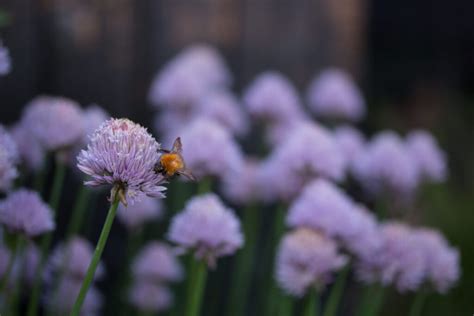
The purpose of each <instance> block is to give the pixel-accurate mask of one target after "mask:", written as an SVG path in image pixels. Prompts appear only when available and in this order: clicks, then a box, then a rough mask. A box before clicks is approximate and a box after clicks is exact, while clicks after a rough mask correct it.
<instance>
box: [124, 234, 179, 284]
mask: <svg viewBox="0 0 474 316" xmlns="http://www.w3.org/2000/svg"><path fill="white" fill-rule="evenodd" d="M132 271H133V276H134V278H135V279H141V280H144V281H149V282H150V281H153V282H163V281H167V282H170V281H171V282H174V281H179V280H181V278H182V277H183V269H182V268H181V265H180V263H179V261H178V259H177V258H176V256H175V254H174V253H173V250H172V249H171V248H170V247H169V246H168V245H166V244H164V243H160V242H156V241H154V242H151V243H149V244H147V245H146V246H145V247H143V249H142V250H141V251H140V252H139V253H138V255H137V256H136V258H135V260H134V261H133V263H132Z"/></svg>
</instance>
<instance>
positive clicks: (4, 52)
mask: <svg viewBox="0 0 474 316" xmlns="http://www.w3.org/2000/svg"><path fill="white" fill-rule="evenodd" d="M11 68H12V61H11V58H10V52H9V50H8V48H7V47H5V46H4V45H3V43H2V41H1V40H0V76H5V75H7V74H9V73H10V71H11Z"/></svg>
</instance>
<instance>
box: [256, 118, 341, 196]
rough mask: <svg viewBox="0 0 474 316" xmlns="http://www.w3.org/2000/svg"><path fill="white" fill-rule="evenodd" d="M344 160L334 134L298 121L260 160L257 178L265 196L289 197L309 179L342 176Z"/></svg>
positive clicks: (339, 178) (298, 190)
mask: <svg viewBox="0 0 474 316" xmlns="http://www.w3.org/2000/svg"><path fill="white" fill-rule="evenodd" d="M345 167H346V161H345V158H344V155H343V153H342V151H341V149H340V148H339V146H338V145H337V143H336V142H335V140H334V137H333V135H332V134H331V133H330V132H329V131H328V130H326V129H325V128H324V127H321V126H319V125H316V124H309V123H307V124H300V125H299V126H298V127H296V128H295V129H294V130H293V131H291V133H290V135H289V136H288V137H287V139H286V140H284V141H283V142H281V143H280V144H279V145H278V146H277V147H276V148H275V149H274V151H273V152H272V154H271V155H270V157H269V158H268V159H267V160H266V161H265V162H264V163H263V164H262V168H261V173H260V174H261V176H260V181H262V182H263V183H262V184H261V187H262V188H263V190H264V192H263V195H264V197H265V199H267V200H273V199H275V198H280V199H283V200H291V199H292V198H294V197H296V195H297V194H298V193H299V192H300V191H301V189H302V188H303V187H304V185H305V184H306V183H308V182H310V181H311V180H313V179H315V178H318V177H322V178H326V179H331V180H335V181H339V180H342V179H343V178H344V177H345Z"/></svg>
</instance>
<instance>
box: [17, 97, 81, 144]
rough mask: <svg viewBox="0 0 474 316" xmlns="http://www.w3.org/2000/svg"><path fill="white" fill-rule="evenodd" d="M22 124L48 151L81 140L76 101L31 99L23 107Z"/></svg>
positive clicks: (79, 113)
mask: <svg viewBox="0 0 474 316" xmlns="http://www.w3.org/2000/svg"><path fill="white" fill-rule="evenodd" d="M22 124H26V125H25V126H28V128H29V129H30V130H31V135H32V136H34V137H36V138H37V139H38V141H39V142H40V144H41V145H42V146H43V147H44V148H45V149H46V150H49V151H57V150H60V149H64V148H70V147H72V146H74V145H76V144H77V143H78V142H80V141H81V140H82V135H83V132H84V127H83V120H82V110H81V108H80V106H79V104H77V103H76V102H74V101H72V100H70V99H66V98H62V97H51V96H40V97H36V98H35V99H33V100H32V101H31V102H30V103H29V104H28V105H27V107H26V108H25V110H24V112H23V117H22Z"/></svg>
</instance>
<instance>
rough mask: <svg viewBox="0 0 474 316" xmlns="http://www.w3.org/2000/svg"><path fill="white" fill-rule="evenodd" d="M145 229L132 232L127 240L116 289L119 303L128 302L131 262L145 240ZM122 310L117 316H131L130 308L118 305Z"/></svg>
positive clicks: (116, 297) (141, 228)
mask: <svg viewBox="0 0 474 316" xmlns="http://www.w3.org/2000/svg"><path fill="white" fill-rule="evenodd" d="M143 233H144V231H143V227H140V228H139V229H138V230H137V231H130V232H129V235H128V240H127V250H126V253H125V259H124V260H123V264H122V266H121V273H120V274H119V277H118V278H117V286H116V287H115V291H116V293H115V299H116V300H117V302H126V290H127V289H128V287H129V284H130V281H131V279H130V262H131V260H132V258H133V257H134V256H135V254H136V252H137V249H138V247H140V244H141V243H142V240H143V237H144V236H143ZM117 307H119V308H120V312H118V311H116V314H117V315H129V312H130V311H129V306H128V305H127V304H126V303H125V304H117Z"/></svg>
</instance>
